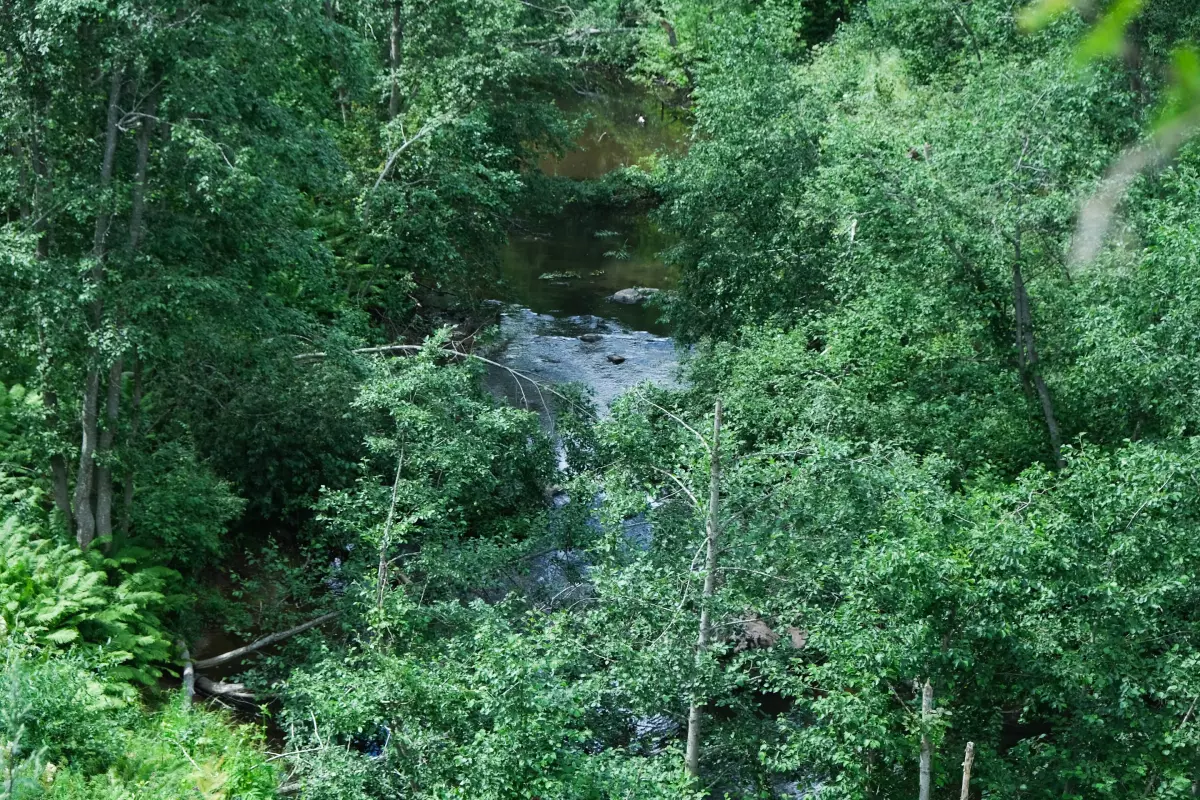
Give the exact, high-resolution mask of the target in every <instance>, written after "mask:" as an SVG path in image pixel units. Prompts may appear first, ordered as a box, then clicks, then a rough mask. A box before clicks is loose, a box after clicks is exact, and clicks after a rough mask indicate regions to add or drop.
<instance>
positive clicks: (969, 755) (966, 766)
mask: <svg viewBox="0 0 1200 800" xmlns="http://www.w3.org/2000/svg"><path fill="white" fill-rule="evenodd" d="M974 763H975V743H974V742H967V752H966V755H965V756H964V757H963V781H962V791H961V792H960V793H959V795H958V800H969V798H970V796H971V765H972V764H974Z"/></svg>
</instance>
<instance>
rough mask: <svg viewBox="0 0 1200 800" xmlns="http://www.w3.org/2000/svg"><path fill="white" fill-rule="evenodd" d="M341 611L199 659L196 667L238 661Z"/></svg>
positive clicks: (331, 617) (214, 665) (327, 619)
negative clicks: (216, 654) (226, 651)
mask: <svg viewBox="0 0 1200 800" xmlns="http://www.w3.org/2000/svg"><path fill="white" fill-rule="evenodd" d="M341 613H342V612H340V611H331V612H329V613H328V614H322V615H321V616H319V617H317V618H316V619H310V620H309V621H308V622H305V623H304V624H303V625H297V626H296V627H294V628H289V629H287V630H286V631H280V632H279V633H272V634H271V635H270V636H264V637H262V638H261V639H258V640H256V641H254V642H251V643H250V644H248V645H245V646H244V647H239V648H237V649H236V650H230V651H229V652H228V653H222V654H221V655H219V656H213V657H212V658H205V659H202V660H200V661H197V662H196V664H195V667H196V669H208V668H209V667H217V666H220V665H221V664H227V663H229V662H230V661H236V660H237V659H239V658H241V657H243V656H247V655H250V654H251V653H256V652H258V651H259V650H262V649H263V648H264V647H270V646H271V645H273V644H275V643H276V642H282V641H283V640H284V639H287V638H288V637H290V636H295V635H296V634H297V633H303V632H304V631H306V630H308V629H309V628H315V627H317V626H318V625H323V624H324V623H326V622H329V620H331V619H333V618H334V617H336V616H338V615H339V614H341Z"/></svg>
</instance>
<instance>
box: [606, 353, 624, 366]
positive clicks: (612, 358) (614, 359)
mask: <svg viewBox="0 0 1200 800" xmlns="http://www.w3.org/2000/svg"><path fill="white" fill-rule="evenodd" d="M608 363H610V364H624V363H625V356H619V355H616V354H615V353H610V354H609V355H608Z"/></svg>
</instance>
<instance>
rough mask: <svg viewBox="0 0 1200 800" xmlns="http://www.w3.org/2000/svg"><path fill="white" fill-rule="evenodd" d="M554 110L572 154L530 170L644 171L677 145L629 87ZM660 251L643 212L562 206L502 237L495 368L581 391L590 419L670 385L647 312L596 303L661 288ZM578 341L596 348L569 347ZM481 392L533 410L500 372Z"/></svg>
mask: <svg viewBox="0 0 1200 800" xmlns="http://www.w3.org/2000/svg"><path fill="white" fill-rule="evenodd" d="M561 106H562V108H563V110H564V111H566V112H567V113H568V114H575V115H578V116H577V119H586V120H587V123H586V126H585V127H584V129H583V132H582V133H581V135H580V137H579V139H578V140H577V142H576V143H577V144H578V146H579V148H578V149H577V150H574V151H572V152H570V153H567V154H566V155H564V156H562V157H561V158H547V159H545V160H544V161H543V162H542V164H541V168H542V170H543V171H544V172H546V173H547V174H550V175H558V176H563V177H569V178H573V179H577V180H593V179H597V178H600V177H602V176H603V175H605V174H606V173H608V172H610V171H612V170H614V169H618V168H621V167H628V166H639V167H642V168H649V167H650V166H652V161H653V159H654V158H655V157H656V156H657V154H658V153H663V152H679V151H680V150H681V149H682V147H683V142H684V134H685V133H686V129H685V127H684V125H683V123H682V122H680V121H679V120H678V119H677V118H676V117H675V116H674V115H673V114H672V112H671V111H670V110H669V109H668V108H667V107H666V106H665V105H664V104H662V103H660V102H659V100H658V98H656V97H655V96H654V95H652V94H651V93H649V92H646V91H645V90H642V89H639V88H637V87H634V86H632V85H630V84H620V85H618V86H616V87H612V90H610V91H609V92H608V93H606V94H587V95H584V94H580V95H575V96H572V97H570V98H567V99H565V100H564V101H563V102H562V103H561ZM666 244H667V242H666V241H665V240H664V237H663V236H662V234H661V233H660V232H659V231H658V230H657V229H656V228H655V227H654V225H653V224H652V223H651V222H650V220H649V219H648V218H647V217H646V215H645V214H644V213H631V212H628V211H620V210H610V209H596V208H584V209H580V208H570V209H568V211H567V212H565V213H564V214H562V215H561V216H558V217H555V218H553V219H549V220H542V221H539V222H534V223H533V224H532V226H531V229H530V230H527V231H522V232H520V233H516V234H514V235H513V236H512V237H511V240H510V241H509V243H508V245H507V247H506V248H505V250H504V253H503V255H502V277H503V287H504V296H503V300H504V301H505V302H506V303H507V304H509V305H507V306H506V311H505V312H504V313H503V315H502V317H501V325H500V329H501V330H500V341H501V346H500V352H499V353H498V359H499V360H500V361H502V362H503V363H504V364H506V365H507V366H509V367H511V368H513V369H516V370H519V371H521V372H523V373H526V374H528V375H530V376H532V377H533V378H535V379H537V380H538V381H542V382H545V383H565V382H576V383H583V384H585V385H586V386H588V387H589V388H590V389H591V390H592V391H593V393H594V396H595V399H596V401H597V404H598V405H599V407H600V409H601V412H602V413H603V411H604V409H606V408H607V406H608V404H609V403H610V402H611V401H612V400H613V399H614V398H615V397H616V396H617V395H618V394H620V393H621V392H622V391H625V390H626V389H628V388H629V387H631V386H635V385H637V384H639V383H642V382H644V381H653V382H654V383H657V384H659V385H674V383H675V374H676V371H677V369H676V368H677V363H678V354H677V353H676V351H675V346H674V343H673V342H672V341H671V340H670V339H669V338H667V337H666V336H664V335H663V334H665V333H666V332H667V329H666V327H665V326H664V325H662V324H660V323H659V322H658V313H659V312H658V310H657V309H655V308H653V307H650V306H646V305H622V304H620V303H615V302H611V301H609V300H608V299H607V298H608V297H609V296H610V295H612V294H613V293H615V292H617V291H618V290H620V289H628V288H631V287H649V288H654V289H670V288H671V287H673V286H674V285H675V282H676V274H675V272H674V270H671V269H668V268H667V267H666V266H664V265H663V263H662V262H661V261H660V260H659V259H658V257H657V254H658V253H659V252H660V251H661V250H662V249H663V248H664V246H665V245H666ZM588 333H590V334H598V335H599V336H600V338H599V340H598V341H592V342H585V341H582V340H580V339H579V338H578V337H579V336H580V335H583V334H588ZM589 338H592V337H589ZM609 356H613V358H612V359H610V358H609ZM614 362H616V363H614ZM489 383H490V385H491V387H492V390H493V391H494V392H496V393H498V394H501V395H504V396H507V397H508V398H509V399H510V400H512V401H513V402H515V403H517V404H518V405H528V406H530V407H536V406H538V405H539V404H540V398H538V397H537V396H536V392H535V391H531V387H529V386H528V385H526V386H525V387H524V391H522V388H521V387H520V386H518V385H517V384H516V382H515V381H514V380H513V379H512V377H511V376H510V375H508V374H507V373H505V372H504V371H503V370H494V371H493V374H492V375H491V376H490V378H489ZM551 405H552V404H551Z"/></svg>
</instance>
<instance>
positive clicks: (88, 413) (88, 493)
mask: <svg viewBox="0 0 1200 800" xmlns="http://www.w3.org/2000/svg"><path fill="white" fill-rule="evenodd" d="M120 98H121V69H120V68H119V67H113V72H112V78H111V82H110V84H109V91H108V115H107V118H106V120H105V127H104V155H103V158H102V160H101V165H100V184H99V187H98V188H99V191H100V204H101V205H100V209H99V211H98V212H97V213H96V229H95V233H94V235H93V238H92V269H91V278H92V291H93V292H94V293H95V297H94V298H93V299H92V304H91V308H90V313H89V316H90V317H91V319H90V320H89V321H90V323H91V326H92V332H93V333H97V334H98V333H99V331H100V326H101V324H102V322H103V318H104V302H103V297H102V289H103V286H104V256H105V246H104V245H105V239H106V237H107V236H108V227H109V223H110V222H111V221H112V210H111V208H112V203H111V198H109V197H108V193H109V190H110V189H111V187H112V173H113V161H114V160H115V159H116V154H117V112H118V111H119V108H118V104H119V102H120ZM89 349H90V352H89V359H88V360H89V364H88V372H87V379H86V381H85V387H84V393H83V409H82V413H81V415H80V424H81V427H82V435H81V437H80V441H81V443H80V448H79V472H78V474H77V476H76V479H75V520H76V528H75V538H76V540H77V541H78V542H79V546H80V547H83V548H87V547H88V546H89V545H91V543H92V540H93V539H95V538H96V517H95V514H94V512H93V510H92V492H93V488H94V478H95V470H96V464H95V454H96V444H97V436H98V433H99V431H98V429H97V428H98V425H97V423H98V406H99V402H100V396H99V395H100V365H99V363H98V362H99V360H100V353H99V349H98V348H97V347H96V346H94V345H93V346H92V347H91V348H89Z"/></svg>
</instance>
